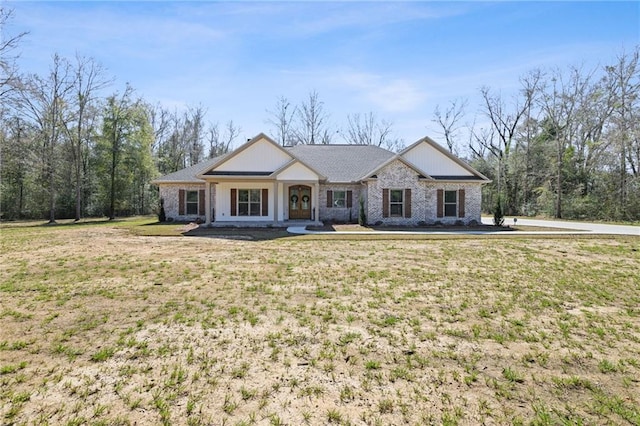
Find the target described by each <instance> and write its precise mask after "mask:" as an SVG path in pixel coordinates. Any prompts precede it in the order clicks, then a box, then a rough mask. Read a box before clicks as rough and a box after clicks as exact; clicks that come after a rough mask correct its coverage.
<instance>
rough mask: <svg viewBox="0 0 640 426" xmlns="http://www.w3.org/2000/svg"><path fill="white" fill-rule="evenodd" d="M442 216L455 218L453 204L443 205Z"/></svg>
mask: <svg viewBox="0 0 640 426" xmlns="http://www.w3.org/2000/svg"><path fill="white" fill-rule="evenodd" d="M444 215H445V216H456V205H455V204H445V205H444Z"/></svg>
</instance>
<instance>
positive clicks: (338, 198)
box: [333, 191, 347, 207]
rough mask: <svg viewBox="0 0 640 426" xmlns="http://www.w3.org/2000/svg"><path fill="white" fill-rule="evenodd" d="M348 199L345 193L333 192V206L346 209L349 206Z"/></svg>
mask: <svg viewBox="0 0 640 426" xmlns="http://www.w3.org/2000/svg"><path fill="white" fill-rule="evenodd" d="M346 197H347V193H346V192H345V191H333V206H334V207H345V206H346V204H347V203H346V202H345V199H346Z"/></svg>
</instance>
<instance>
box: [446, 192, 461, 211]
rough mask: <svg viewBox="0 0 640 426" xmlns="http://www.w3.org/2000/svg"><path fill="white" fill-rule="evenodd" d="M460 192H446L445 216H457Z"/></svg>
mask: <svg viewBox="0 0 640 426" xmlns="http://www.w3.org/2000/svg"><path fill="white" fill-rule="evenodd" d="M457 208H458V191H444V215H445V216H457Z"/></svg>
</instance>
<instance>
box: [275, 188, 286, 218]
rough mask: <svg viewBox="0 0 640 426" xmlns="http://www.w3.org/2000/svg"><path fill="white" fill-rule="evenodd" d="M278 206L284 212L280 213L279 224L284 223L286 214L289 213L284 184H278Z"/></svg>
mask: <svg viewBox="0 0 640 426" xmlns="http://www.w3.org/2000/svg"><path fill="white" fill-rule="evenodd" d="M276 195H277V198H276V199H277V201H276V203H277V204H278V206H280V207H282V211H278V222H284V213H285V212H286V211H287V208H288V207H287V206H288V204H285V202H284V199H283V197H284V184H283V183H282V182H278V191H277V193H276Z"/></svg>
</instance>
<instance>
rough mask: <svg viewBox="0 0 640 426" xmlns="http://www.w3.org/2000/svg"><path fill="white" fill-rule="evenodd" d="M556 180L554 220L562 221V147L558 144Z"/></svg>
mask: <svg viewBox="0 0 640 426" xmlns="http://www.w3.org/2000/svg"><path fill="white" fill-rule="evenodd" d="M556 160H557V166H558V168H557V176H556V177H557V180H558V186H557V188H556V219H562V145H561V144H560V142H558V157H557V159H556Z"/></svg>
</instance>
